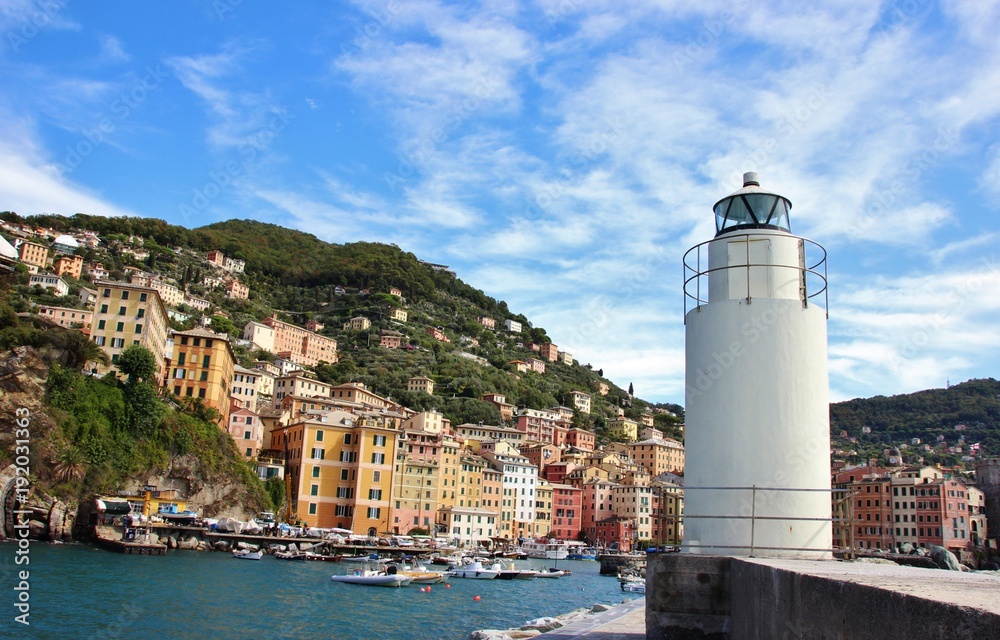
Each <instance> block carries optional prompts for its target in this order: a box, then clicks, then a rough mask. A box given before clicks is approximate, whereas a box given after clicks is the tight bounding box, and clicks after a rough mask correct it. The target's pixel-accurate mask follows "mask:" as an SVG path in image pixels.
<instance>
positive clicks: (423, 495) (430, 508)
mask: <svg viewBox="0 0 1000 640" xmlns="http://www.w3.org/2000/svg"><path fill="white" fill-rule="evenodd" d="M439 486H440V477H439V469H438V464H437V462H435V461H433V460H420V459H414V458H410V457H408V456H407V455H406V454H405V453H400V454H399V455H398V457H397V461H396V468H395V469H394V477H393V480H392V504H393V506H392V532H393V533H397V534H398V533H403V534H405V533H409V532H410V530H411V529H414V528H418V527H419V528H421V529H425V530H426V531H428V532H433V531H434V524H435V519H436V515H437V510H438V501H437V497H438V488H439Z"/></svg>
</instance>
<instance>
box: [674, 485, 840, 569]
mask: <svg viewBox="0 0 1000 640" xmlns="http://www.w3.org/2000/svg"><path fill="white" fill-rule="evenodd" d="M688 491H745V492H749V493H750V501H749V505H748V506H749V509H750V513H749V514H735V515H730V514H725V515H723V514H690V513H685V514H683V515H678V516H669V517H667V519H676V520H677V521H678V522H683V521H684V520H689V519H690V520H726V521H734V520H735V521H747V520H749V521H750V532H749V540H748V541H747V544H742V545H741V544H701V543H697V544H695V543H692V542H691V541H688V540H685V541H684V543H683V547H685V548H689V549H739V550H746V551H749V555H750V556H751V557H753V555H754V554H755V553H756V552H757V551H801V552H811V553H827V552H828V553H833V552H834V551H836V550H837V549H836V548H834V547H832V546H831V547H769V546H761V545H758V544H757V543H756V539H755V536H756V530H757V526H756V525H757V522H761V521H763V522H773V521H781V522H820V523H825V522H828V523H831V525H833V524H834V523H839V522H844V521H845V519H842V518H838V517H835V516H834V515H833V511H832V510H831V515H830V516H829V517H816V516H775V515H760V514H758V513H757V509H758V500H757V496H758V493H764V494H766V493H768V492H793V493H825V494H830V495H831V496H832V495H833V494H836V493H838V492H840V491H841V490H839V489H813V488H804V487H760V486H757V485H751V486H749V487H690V486H686V487H684V492H685V494H686V493H687V492H688ZM685 502H686V501H685ZM831 533H832V532H831ZM830 542H831V544H832V543H833V539H832V535H831V540H830Z"/></svg>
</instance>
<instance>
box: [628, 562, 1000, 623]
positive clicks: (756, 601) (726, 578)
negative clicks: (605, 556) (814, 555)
mask: <svg viewBox="0 0 1000 640" xmlns="http://www.w3.org/2000/svg"><path fill="white" fill-rule="evenodd" d="M646 580H647V583H646V638H647V640H674V639H682V638H683V639H684V640H696V639H702V638H706V639H709V638H710V639H712V640H765V639H769V638H796V639H797V638H826V639H829V640H867V639H871V640H876V639H878V640H929V639H932V638H933V639H941V640H945V639H947V640H982V639H983V638H1000V578H998V577H997V576H996V575H994V574H992V573H991V572H979V573H975V572H968V573H967V572H961V571H944V570H941V569H923V568H916V567H910V566H898V565H888V564H874V563H860V562H838V561H835V560H827V561H809V560H792V559H763V558H724V557H717V556H697V555H688V554H666V555H662V556H659V557H657V558H655V559H651V560H650V566H649V567H647V578H646Z"/></svg>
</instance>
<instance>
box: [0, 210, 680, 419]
mask: <svg viewBox="0 0 1000 640" xmlns="http://www.w3.org/2000/svg"><path fill="white" fill-rule="evenodd" d="M0 217H2V218H5V219H7V220H10V221H13V222H18V223H22V224H23V223H24V222H28V223H30V224H32V225H35V226H41V227H50V228H52V229H55V230H58V231H62V232H70V231H73V230H77V229H89V230H93V231H97V232H98V233H99V235H100V238H101V241H102V242H101V246H100V248H99V249H98V250H90V249H81V250H80V253H82V254H83V255H84V257H85V259H86V260H87V261H88V262H102V263H103V264H104V266H105V267H106V268H107V269H108V270H109V271H110V272H111V277H112V278H121V279H124V278H125V275H124V269H125V267H128V266H134V267H139V268H140V269H143V270H145V271H153V272H156V273H158V274H159V275H160V276H161V277H163V278H165V279H166V280H168V281H173V282H175V283H176V284H177V286H179V287H181V288H185V289H187V290H188V291H189V292H190V293H191V294H193V295H196V296H201V297H204V298H206V299H208V300H209V301H210V302H211V303H212V305H213V306H212V308H210V309H209V312H210V313H211V312H212V311H214V310H216V309H218V310H221V311H225V312H226V314H228V318H215V319H214V321H213V328H214V329H216V330H221V331H228V332H229V333H231V334H232V335H233V336H234V337H239V334H240V332H241V329H242V327H243V326H244V325H245V324H246V322H247V321H250V320H257V321H260V320H263V319H264V318H266V317H268V316H270V315H272V314H277V315H278V316H279V317H280V318H282V319H284V320H287V321H290V322H293V323H295V324H299V325H304V324H305V323H306V322H307V321H309V320H316V321H318V322H321V323H323V324H324V325H325V326H324V327H323V328H322V329H320V332H321V333H323V334H324V335H327V336H330V337H333V338H335V339H336V340H337V342H338V348H339V351H340V355H341V361H340V362H339V363H337V364H324V365H321V366H319V367H317V375H318V376H319V377H320V378H321V379H323V380H325V381H329V382H332V383H341V382H346V381H360V382H364V383H365V384H366V385H368V386H369V387H370V388H372V389H373V390H375V391H376V392H378V393H380V394H383V395H387V396H391V397H392V398H394V399H396V400H399V401H401V402H402V403H403V404H405V405H406V406H409V407H412V408H414V409H430V408H435V409H438V410H440V411H442V412H443V413H444V414H445V415H446V416H447V417H448V418H449V419H451V420H452V421H453V422H454V423H456V424H458V423H462V422H478V421H480V420H482V421H483V422H486V423H493V424H496V423H499V421H500V416H499V413H498V411H497V409H496V408H495V407H494V406H493V405H492V404H489V403H486V402H483V401H482V400H481V399H480V398H481V396H482V395H483V394H485V393H501V394H504V395H505V396H506V398H507V401H508V402H509V403H511V404H514V405H516V406H518V407H531V408H546V407H552V406H555V405H564V406H571V405H572V402H571V399H570V397H569V392H570V391H584V392H586V393H590V394H591V395H592V397H593V401H592V402H593V408H592V411H591V413H590V414H589V415H587V414H577V416H576V417H575V422H576V423H577V424H578V425H579V426H581V427H584V428H588V429H592V430H594V431H596V432H597V433H598V435H599V436H600V435H603V434H604V426H605V424H606V422H607V421H608V420H609V419H610V418H612V417H613V416H614V415H616V412H617V411H618V410H619V409H621V410H624V411H625V412H626V414H627V415H629V416H630V417H633V418H638V416H639V414H641V413H642V412H643V411H645V409H646V408H647V406H648V405H647V404H646V403H644V402H643V401H641V400H639V399H635V398H632V397H631V396H630V395H629V394H628V393H626V392H625V391H624V390H623V389H622V388H621V387H619V386H617V385H615V384H614V383H612V382H611V381H609V380H607V379H605V378H604V377H603V372H602V371H601V370H600V369H599V368H598V367H596V366H594V367H592V366H591V365H590V364H581V363H579V362H574V363H573V364H564V363H562V362H549V363H547V370H546V372H545V373H544V374H538V373H533V372H527V373H523V372H522V373H520V374H516V373H515V372H514V371H512V367H511V366H510V365H509V363H510V362H511V361H512V360H525V359H527V358H528V357H531V356H535V357H537V356H538V354H537V353H533V352H532V351H531V350H530V349H528V348H527V346H526V345H527V343H529V342H535V343H544V342H550V341H552V340H551V339H550V338H549V336H548V335H547V332H546V331H545V329H544V328H542V327H536V326H533V325H532V323H531V322H530V321H529V320H528V319H527V318H526V317H525V316H524V315H522V314H517V313H513V312H511V310H510V309H509V308H508V307H507V304H506V303H505V302H503V301H498V300H496V299H494V298H492V297H490V296H488V295H486V294H485V293H484V292H482V291H480V290H477V289H475V288H473V287H471V286H469V285H467V284H466V283H464V282H462V280H461V279H459V278H457V277H455V275H454V274H452V273H450V272H447V271H443V270H440V269H438V270H435V269H433V268H431V267H430V266H429V265H427V264H424V263H422V262H421V261H420V260H419V259H418V258H417V256H415V255H413V254H412V253H408V252H405V251H403V250H402V249H400V248H399V247H396V246H394V245H387V244H379V243H371V242H355V243H349V244H331V243H327V242H324V241H322V240H320V239H318V238H316V237H315V236H313V235H311V234H308V233H303V232H301V231H296V230H292V229H285V228H282V227H279V226H276V225H272V224H266V223H261V222H255V221H251V220H230V221H227V222H220V223H216V224H211V225H208V226H206V227H201V228H197V229H186V228H183V227H179V226H175V225H170V224H167V223H165V222H163V221H162V220H154V219H150V218H127V217H126V218H104V217H98V216H87V215H82V214H77V215H75V216H72V217H69V218H65V217H61V216H50V215H46V216H34V217H31V218H29V219H27V220H25V219H22V218H20V217H18V216H16V215H15V214H12V213H4V214H0ZM136 246H141V248H142V249H143V250H145V251H147V252H148V253H149V254H150V255H149V257H148V259H145V260H143V261H142V262H137V261H136V260H135V258H134V257H133V255H131V254H130V253H129V249H128V248H129V247H131V248H135V247H136ZM212 249H218V250H220V251H222V252H223V254H225V255H226V256H227V257H232V258H238V259H242V260H244V261H245V262H246V273H245V274H241V275H240V276H239V279H240V281H241V282H243V283H244V284H246V285H248V286H249V287H250V290H251V295H250V299H249V300H230V299H228V298H226V297H225V296H224V295H223V293H222V292H221V290H219V289H212V288H211V287H207V286H204V285H203V279H204V276H206V275H213V273H214V274H215V275H218V274H219V272H218V271H215V270H214V268H213V267H212V266H210V265H209V264H208V263H207V262H206V261H205V259H204V256H205V253H206V252H208V251H210V250H212ZM71 284H72V285H73V286H74V287H75V290H78V289H79V287H80V286H84V285H86V284H87V283H86V282H73V283H71ZM393 287H394V288H397V289H399V290H400V291H401V292H402V297H398V296H395V295H390V294H389V293H388V292H389V290H390V288H393ZM23 293H24V294H25V295H26V296H31V295H34V296H35V297H36V298H38V300H37V301H39V302H43V303H54V302H57V301H55V300H49V299H47V298H45V297H44V294H43V293H40V292H29V291H24V292H23ZM394 308H404V309H406V311H407V314H408V318H407V320H406V322H395V321H392V320H390V319H389V313H390V311H391V310H392V309H394ZM26 309H27V307H23V308H18V310H19V311H20V310H26ZM180 310H181V311H182V312H186V313H189V315H190V316H191V318H190V320H188V321H187V322H184V321H175V322H174V325H175V328H187V327H188V326H190V325H191V324H193V323H194V322H195V321H196V319H197V317H198V316H199V315H200V314H198V313H197V312H195V311H194V310H193V309H190V308H185V307H183V306H182V307H181V309H180ZM356 316H362V317H365V318H367V319H368V320H369V321H370V322H371V326H370V327H369V328H367V329H365V330H363V331H351V330H347V329H344V328H343V326H344V324H345V323H346V322H347V321H348V320H349V319H351V318H353V317H356ZM478 316H487V317H491V318H493V319H494V320H495V321H496V326H497V328H496V330H488V329H486V328H484V327H483V326H482V325H481V324H479V323H478V322H477V320H476V318H477V317H478ZM506 319H512V320H516V321H519V322H521V323H522V325H523V330H522V332H521V333H519V334H510V333H508V332H506V331H504V330H503V329H502V326H503V322H504V320H506ZM431 328H436V329H437V330H440V331H442V332H444V334H445V335H446V336H448V339H449V340H450V342H442V341H438V340H435V339H434V338H432V337H431V335H430V334H429V329H431ZM383 330H391V331H398V332H400V333H401V334H403V335H402V338H403V344H404V348H403V349H399V350H393V349H385V348H382V347H379V346H378V345H379V337H380V334H381V332H382V331H383ZM555 341H556V342H557V343H558V338H555ZM237 354H238V355H239V356H240V359H241V362H242V363H243V364H244V366H250V364H251V362H252V361H253V360H254V359H255V358H262V357H263V358H266V357H268V356H267V354H264V353H261V352H253V351H251V350H250V349H249V348H247V347H240V346H239V345H237ZM415 375H424V376H428V377H430V378H432V379H433V380H434V382H435V385H436V386H435V393H434V395H432V396H428V395H426V394H423V395H421V394H412V393H408V392H406V390H405V386H406V380H407V379H408V378H410V377H412V376H415ZM601 383H604V384H606V385H607V387H608V393H607V395H606V396H604V395H601V394H600V393H599V389H600V385H601ZM670 407H671V410H672V411H673V413H675V414H677V416H676V417H673V416H670V415H667V414H662V415H660V416H658V420H659V424H660V426H662V427H664V428H665V429H667V430H668V431H669V432H670V433H672V434H673V435H679V431H677V430H676V424H677V423H679V422H680V421H681V420H682V419H683V410H682V409H681V407H679V406H676V405H670Z"/></svg>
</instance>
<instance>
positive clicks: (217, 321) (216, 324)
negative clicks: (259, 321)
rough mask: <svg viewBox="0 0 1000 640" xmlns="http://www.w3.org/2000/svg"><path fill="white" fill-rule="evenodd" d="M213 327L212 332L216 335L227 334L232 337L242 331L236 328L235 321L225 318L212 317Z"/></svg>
mask: <svg viewBox="0 0 1000 640" xmlns="http://www.w3.org/2000/svg"><path fill="white" fill-rule="evenodd" d="M209 326H211V327H212V331H214V332H216V333H225V334H228V335H231V336H237V335H239V333H240V330H239V329H237V328H236V325H235V324H233V321H232V320H230V319H229V318H227V317H225V316H212V321H211V323H210V324H209Z"/></svg>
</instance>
